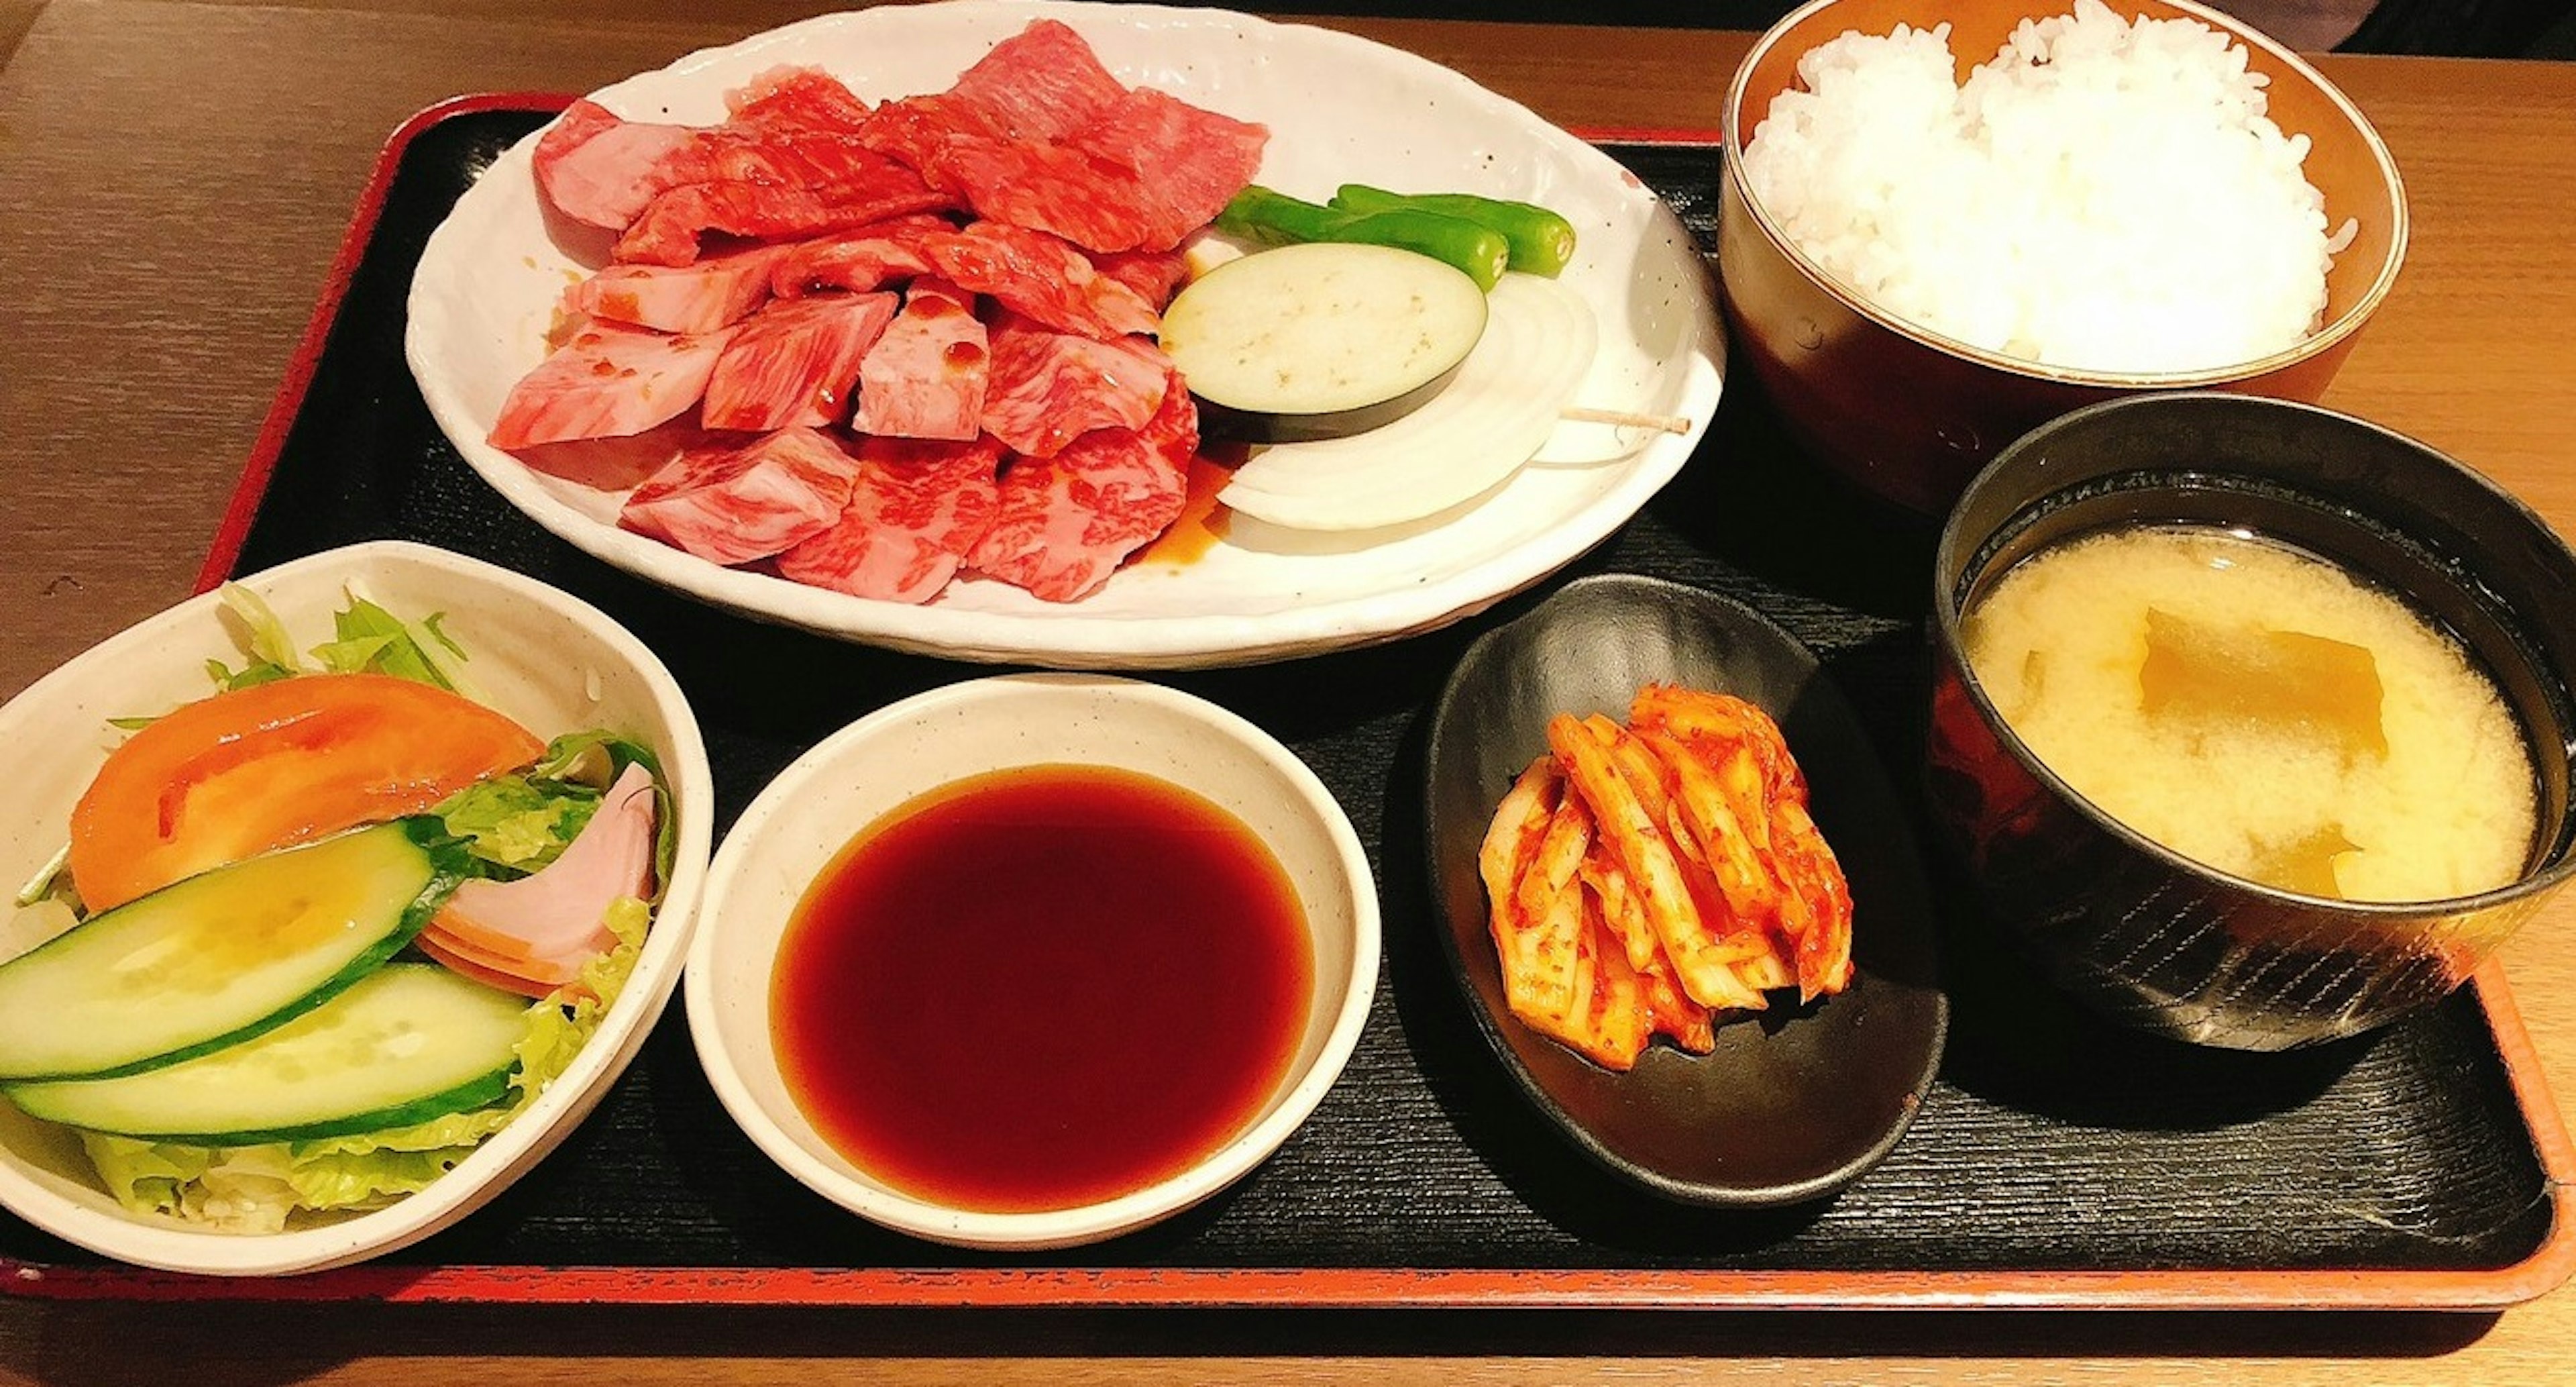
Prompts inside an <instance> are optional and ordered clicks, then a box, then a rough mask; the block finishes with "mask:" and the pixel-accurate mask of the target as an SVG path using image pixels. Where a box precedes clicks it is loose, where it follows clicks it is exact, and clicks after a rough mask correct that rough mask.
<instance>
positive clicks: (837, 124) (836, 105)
mask: <svg viewBox="0 0 2576 1387" xmlns="http://www.w3.org/2000/svg"><path fill="white" fill-rule="evenodd" d="M725 109H727V110H729V111H731V112H733V118H732V119H731V120H730V121H727V122H726V124H728V125H730V126H733V127H735V128H737V129H756V130H772V131H781V132H784V131H824V132H831V133H838V134H845V135H846V134H855V133H857V132H858V131H859V130H860V129H861V128H863V127H864V126H866V124H867V121H868V115H869V111H868V103H867V102H865V101H862V100H860V99H859V96H858V94H857V93H856V92H853V91H851V90H850V89H849V88H848V87H846V86H844V85H842V83H841V81H840V79H839V78H837V77H834V76H832V75H831V74H829V73H827V72H824V71H823V70H822V69H820V68H812V67H774V68H771V69H770V70H769V71H767V72H764V73H762V74H760V75H759V76H757V77H754V78H752V79H751V81H750V83H749V84H747V85H745V86H744V87H743V88H742V89H741V90H740V91H736V92H730V93H728V94H727V95H726V96H725Z"/></svg>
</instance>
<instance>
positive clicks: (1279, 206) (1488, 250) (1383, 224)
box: [1216, 183, 1512, 290]
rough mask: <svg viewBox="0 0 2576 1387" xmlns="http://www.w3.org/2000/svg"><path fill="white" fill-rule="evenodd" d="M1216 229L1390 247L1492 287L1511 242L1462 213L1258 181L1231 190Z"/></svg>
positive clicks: (1278, 241) (1268, 240) (1273, 239)
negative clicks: (1324, 197)
mask: <svg viewBox="0 0 2576 1387" xmlns="http://www.w3.org/2000/svg"><path fill="white" fill-rule="evenodd" d="M1216 225H1217V229H1219V230H1221V231H1226V232H1231V233H1232V234H1234V235H1237V236H1242V237H1245V238H1247V239H1249V240H1254V241H1259V242H1261V243H1262V244H1263V245H1269V246H1284V245H1290V244H1294V243H1296V242H1300V241H1339V242H1345V243H1351V244H1358V245H1371V246H1393V247H1395V248H1397V249H1399V250H1409V251H1412V252H1413V253H1415V254H1417V255H1427V256H1430V257H1431V258H1432V259H1434V260H1438V261H1441V262H1443V263H1445V264H1449V265H1454V266H1456V267H1457V268H1458V269H1459V270H1461V271H1464V272H1465V273H1466V275H1467V277H1468V278H1469V279H1472V280H1474V281H1476V287H1477V288H1479V289H1487V290H1490V289H1492V288H1493V287H1494V285H1495V283H1496V282H1497V281H1499V280H1500V279H1502V277H1503V269H1504V267H1505V266H1506V265H1507V264H1509V263H1510V261H1511V254H1512V249H1511V242H1510V241H1509V240H1508V239H1506V238H1505V237H1504V236H1503V234H1502V233H1501V232H1499V231H1496V230H1494V229H1493V228H1491V227H1487V226H1482V225H1479V224H1478V223H1476V222H1472V221H1469V220H1467V219H1466V218H1464V217H1451V216H1443V215H1441V214H1439V213H1436V212H1425V211H1420V210H1416V209H1413V208H1397V209H1394V210H1392V211H1385V212H1352V211H1345V210H1341V209H1338V208H1332V207H1325V206H1322V205H1320V204H1317V203H1312V202H1302V201H1299V200H1298V199H1296V198H1293V197H1289V196H1287V195H1286V194H1284V193H1279V192H1274V191H1272V190H1271V189H1268V188H1264V187H1262V186H1261V185H1259V184H1257V183H1256V184H1254V185H1253V186H1251V187H1249V188H1246V189H1244V190H1243V191H1242V192H1240V193H1237V194H1235V195H1234V200H1233V201H1231V202H1228V203H1227V204H1226V205H1225V210H1224V211H1222V212H1219V213H1217V215H1216Z"/></svg>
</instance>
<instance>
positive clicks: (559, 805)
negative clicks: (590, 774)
mask: <svg viewBox="0 0 2576 1387" xmlns="http://www.w3.org/2000/svg"><path fill="white" fill-rule="evenodd" d="M599 799H600V795H599V791H597V790H595V789H592V788H591V787H589V786H587V785H568V784H564V783H561V782H558V781H551V780H541V779H538V778H536V777H535V776H534V775H533V774H522V775H496V776H494V777H492V778H491V779H489V780H485V781H480V782H478V783H476V784H473V785H469V786H467V787H466V788H464V789H462V790H459V791H457V792H456V793H455V794H453V795H451V796H449V797H448V798H447V799H446V800H444V801H442V802H440V804H439V805H438V807H437V808H436V809H434V810H433V811H431V812H433V813H435V814H437V815H438V817H439V819H440V820H441V821H443V822H444V823H446V825H447V831H448V832H450V833H452V834H455V835H456V836H457V837H459V838H462V839H464V840H465V850H466V851H467V852H469V853H471V854H473V855H474V857H475V858H477V859H478V860H480V861H482V862H484V863H486V864H488V865H490V866H494V867H501V868H506V869H507V870H506V871H504V872H496V873H493V875H495V876H506V875H512V874H516V873H520V872H533V871H536V870H538V869H539V868H542V867H544V866H545V865H546V864H547V863H550V862H552V861H554V860H555V859H556V858H558V857H560V856H562V855H563V850H564V849H565V848H567V847H569V846H571V844H572V840H573V836H574V835H575V834H578V833H580V832H581V830H582V826H583V825H584V824H587V823H589V822H590V817H591V815H592V814H594V813H596V812H598V809H599Z"/></svg>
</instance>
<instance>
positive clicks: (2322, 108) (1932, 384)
mask: <svg viewBox="0 0 2576 1387" xmlns="http://www.w3.org/2000/svg"><path fill="white" fill-rule="evenodd" d="M2108 3H2109V4H2110V7H2111V8H2112V9H2113V10H2114V11H2115V12H2117V13H2118V14H2120V15H2121V17H2123V18H2127V19H2134V18H2137V17H2140V16H2146V17H2149V18H2155V19H2173V18H2177V17H2188V18H2191V19H2195V20H2198V21H2199V22H2201V23H2202V24H2205V25H2208V26H2210V27H2212V28H2215V29H2218V30H2220V31H2222V32H2224V33H2226V34H2227V35H2228V36H2229V37H2231V38H2232V39H2234V40H2235V41H2236V42H2237V43H2238V44H2239V45H2241V46H2242V47H2243V48H2244V49H2245V51H2246V53H2247V55H2248V68H2249V70H2250V71H2253V72H2256V73H2260V74H2262V75H2263V76H2265V77H2267V78H2268V79H2270V80H2269V85H2268V87H2267V89H2266V90H2267V98H2268V102H2269V110H2268V114H2269V115H2270V117H2271V118H2272V120H2273V121H2274V122H2275V123H2277V124H2278V125H2279V126H2280V127H2281V128H2282V130H2283V131H2284V132H2287V133H2290V134H2304V135H2306V136H2307V137H2308V138H2309V139H2310V140H2311V141H2312V142H2313V147H2312V148H2311V150H2310V152H2309V154H2308V157H2307V160H2306V162H2305V164H2304V166H2303V170H2304V172H2305V173H2306V175H2307V179H2308V181H2309V182H2310V183H2312V184H2314V185H2315V186H2316V188H2317V190H2318V191H2319V192H2320V193H2322V194H2324V196H2325V213H2326V225H2327V227H2328V228H2329V231H2330V232H2331V229H2332V228H2335V227H2339V226H2341V225H2342V224H2343V223H2344V221H2345V219H2347V218H2350V219H2352V220H2354V221H2355V222H2356V223H2357V225H2356V229H2355V232H2354V239H2353V241H2352V243H2351V244H2350V245H2349V246H2347V247H2345V249H2344V250H2343V251H2342V252H2340V253H2339V254H2337V255H2336V256H2335V258H2334V267H2333V269H2332V270H2331V271H2330V272H2329V273H2328V274H2327V276H2326V307H2325V317H2324V321H2323V322H2322V324H2321V325H2320V326H2319V327H2318V330H2317V331H2316V332H2314V333H2312V334H2311V335H2309V336H2308V337H2307V338H2306V339H2305V340H2303V341H2301V342H2299V343H2298V344H2296V345H2294V346H2291V347H2289V348H2286V349H2284V350H2281V351H2278V352H2274V353H2272V354H2270V355H2268V356H2264V357H2260V358H2257V359H2255V360H2251V361H2232V362H2214V363H2211V364H2210V366H2209V367H2208V368H2207V369H2203V370H2194V371H2188V372H2173V373H2157V374H2145V373H2141V374H2123V373H2116V372H2105V371H2089V370H2075V369H2066V368H2059V367H2052V366H2043V365H2040V364H2038V363H2036V362H2032V361H2026V360H2022V359H2019V358H2015V357H2011V356H2006V355H2003V354H2001V353H1998V352H1993V351H1988V350H1985V349H1982V348H1979V347H1975V346H1971V345H1969V344H1968V343H1966V342H1962V341H1959V340H1957V339H1955V338H1951V337H1947V336H1944V335H1943V334H1941V333H1940V332H1938V331H1935V330H1933V329H1931V328H1929V327H1926V326H1924V325H1922V324H1919V323H1915V322H1912V321H1909V320H1907V319H1904V318H1901V317H1898V316H1897V315H1895V314H1893V313H1891V312H1889V311H1887V310H1885V309H1883V308H1880V307H1879V306H1877V305H1876V304H1874V303H1872V302H1871V301H1870V300H1868V299H1867V298H1865V297H1863V296H1862V295H1861V293H1860V292H1859V291H1858V290H1857V289H1855V288H1853V287H1852V286H1850V285H1847V284H1845V283H1843V282H1841V281H1839V280H1837V279H1836V278H1834V277H1833V276H1832V275H1830V274H1828V273H1827V272H1826V271H1825V269H1824V267H1823V266H1822V265H1821V264H1819V263H1818V262H1817V261H1816V260H1814V259H1813V258H1811V257H1809V256H1808V255H1807V254H1806V253H1805V252H1804V251H1802V250H1800V249H1799V248H1798V247H1797V246H1796V244H1795V243H1793V242H1792V241H1791V240H1790V238H1789V235H1788V233H1787V232H1786V230H1784V229H1783V227H1782V226H1781V224H1780V223H1779V222H1778V221H1776V220H1775V219H1774V218H1773V216H1772V214H1771V213H1770V212H1769V211H1768V210H1766V209H1765V208H1764V207H1763V206H1762V204H1761V203H1760V202H1759V201H1757V200H1756V199H1755V198H1754V196H1753V194H1752V190H1751V189H1750V188H1749V187H1748V185H1747V182H1746V179H1745V178H1744V175H1743V155H1744V147H1745V145H1746V144H1748V143H1750V142H1751V141H1752V139H1753V137H1754V134H1755V132H1756V131H1757V130H1758V129H1759V128H1760V126H1761V124H1762V122H1763V120H1764V119H1765V118H1766V117H1767V116H1768V115H1769V114H1770V111H1771V103H1772V100H1773V98H1775V97H1777V96H1778V95H1779V94H1780V93H1782V92H1784V91H1788V90H1790V89H1792V88H1794V87H1796V85H1797V84H1798V80H1799V79H1798V60H1799V59H1800V58H1801V57H1803V56H1804V55H1805V54H1806V53H1807V51H1808V50H1810V49H1812V48H1815V47H1817V46H1819V45H1821V44H1824V43H1826V42H1829V41H1830V40H1832V39H1834V38H1837V37H1839V36H1840V35H1841V34H1843V33H1844V32H1845V31H1846V30H1858V31H1859V32H1861V33H1865V34H1885V33H1888V32H1889V31H1891V30H1892V29H1894V28H1895V26H1897V25H1898V24H1908V25H1912V26H1913V27H1915V28H1917V29H1926V30H1928V29H1930V28H1932V27H1933V26H1934V25H1937V24H1944V23H1946V24H1948V25H1950V26H1951V34H1950V49H1951V52H1952V53H1953V54H1954V55H1956V57H1957V58H1958V64H1957V74H1956V75H1957V76H1958V77H1959V78H1960V79H1962V80H1964V79H1965V78H1966V76H1967V74H1968V72H1969V70H1970V69H1972V68H1974V67H1976V66H1977V65H1978V64H1981V63H1983V62H1985V61H1987V60H1988V59H1990V58H1992V57H1993V56H1994V53H1995V50H1996V49H1997V48H1999V47H2001V46H2002V44H2003V41H2004V39H2005V37H2006V36H2007V35H2009V34H2010V33H2011V32H2012V30H2013V28H2014V26H2016V25H2018V24H2019V23H2021V22H2022V21H2023V20H2025V19H2045V18H2048V17H2050V16H2052V15H2060V14H2065V13H2068V12H2070V11H2072V10H2073V8H2074V0H1813V3H1810V4H1807V5H1804V6H1802V7H1800V8H1799V9H1797V10H1796V11H1794V12H1792V13H1791V14H1789V15H1788V16H1787V17H1786V18H1784V19H1782V20H1781V21H1780V22H1779V23H1778V24H1776V25H1774V26H1772V28H1771V29H1770V31H1769V32H1767V33H1765V34H1764V35H1763V36H1762V38H1761V39H1760V41H1758V42H1757V43H1755V45H1754V46H1753V49H1752V51H1751V52H1750V53H1748V54H1747V55H1746V56H1745V59H1744V61H1743V63H1742V64H1741V65H1740V66H1738V68H1737V69H1736V72H1735V78H1734V82H1733V84H1732V85H1731V86H1730V87H1729V89H1728V91H1727V96H1726V103H1725V106H1724V107H1723V109H1722V113H1721V117H1720V119H1721V124H1722V126H1723V131H1724V141H1725V157H1726V176H1725V178H1724V179H1723V181H1722V184H1721V187H1720V192H1719V223H1720V231H1719V237H1718V267H1719V285H1720V293H1721V300H1722V302H1723V304H1724V307H1725V310H1726V319H1727V323H1728V325H1729V327H1730V328H1731V330H1732V332H1733V336H1734V339H1735V345H1736V350H1737V351H1739V352H1740V353H1741V354H1742V355H1741V357H1740V358H1739V359H1740V360H1742V361H1744V362H1746V363H1748V364H1749V365H1750V367H1751V369H1752V371H1753V374H1754V375H1755V376H1756V377H1757V378H1758V379H1760V380H1761V382H1762V387H1763V390H1764V393H1766V394H1767V395H1768V396H1769V397H1770V399H1771V402H1772V406H1773V408H1774V409H1776V410H1777V411H1778V414H1779V416H1780V419H1781V421H1782V424H1783V425H1784V426H1785V428H1786V429H1787V430H1788V432H1789V433H1790V435H1791V436H1792V437H1793V438H1794V439H1796V440H1797V441H1798V443H1799V444H1800V445H1801V446H1802V447H1803V448H1804V449H1805V450H1806V451H1808V452H1809V453H1811V454H1813V455H1814V456H1815V457H1816V458H1817V459H1818V460H1819V461H1820V462H1822V463H1823V464H1824V465H1826V466H1827V467H1829V468H1831V469H1832V470H1833V471H1835V472H1837V473H1839V474H1840V475H1842V476H1843V477H1845V478H1846V479H1848V480H1849V481H1851V482H1853V483H1855V484H1856V485H1857V486H1858V487H1859V488H1860V489H1862V490H1864V491H1866V492H1869V493H1871V494H1873V495H1876V496H1878V497H1880V498H1882V499H1884V500H1887V501H1892V502H1895V503H1897V504H1899V505H1901V506H1904V507H1907V508H1910V509H1912V510H1916V511H1920V512H1923V513H1926V514H1929V515H1935V516H1937V515H1940V514H1941V513H1943V512H1944V511H1946V510H1947V509H1948V508H1949V505H1950V503H1951V501H1952V500H1953V499H1954V498H1956V497H1957V495H1958V494H1959V490H1960V488H1961V487H1964V486H1965V485H1967V482H1968V479H1969V478H1970V477H1973V476H1975V475H1976V472H1977V469H1978V468H1979V467H1980V466H1982V465H1983V464H1984V463H1985V462H1986V461H1987V460H1988V459H1989V458H1991V457H1993V456H1994V455H1995V453H1996V451H1997V450H1998V449H2000V448H2002V447H2003V446H2004V445H2005V444H2007V443H2010V442H2011V441H2012V440H2013V439H2015V438H2017V437H2019V436H2020V435H2021V434H2022V433H2024V432H2026V431H2027V430H2029V429H2031V428H2033V427H2035V426H2037V425H2038V424H2040V423H2041V422H2043V421H2045V420H2048V419H2051V418H2054V417H2055V416H2057V415H2059V414H2063V413H2065V412H2067V411H2068V410H2072V409H2078V408H2081V407H2083V406H2085V405H2089V404H2095V403H2099V402H2101V401H2104V400H2109V399H2115V398H2119V397H2121V396H2124V395H2132V394H2138V393H2142V392H2148V391H2168V390H2206V389H2226V390H2237V391H2244V392H2247V393H2251V394H2257V395H2269V396H2278V397H2282V398H2286V399H2294V400H2309V401H2313V400H2315V399H2317V398H2318V397H2320V396H2321V395H2323V394H2324V392H2325V388H2326V384H2327V382H2328V381H2330V380H2332V379H2333V377H2334V374H2335V371H2336V369H2337V368H2339V367H2340V366H2341V365H2342V364H2343V361H2344V358H2345V357H2347V356H2349V355H2350V354H2351V352H2352V348H2353V344H2354V342H2355V340H2356V338H2357V336H2358V334H2359V333H2360V332H2361V329H2362V325H2363V324H2364V323H2366V322H2367V321H2368V320H2369V318H2370V316H2371V314H2372V313H2373V312H2374V311H2376V310H2377V309H2378V307H2379V305H2380V303H2381V302H2382V301H2383V300H2384V299H2386V298H2387V297H2388V292H2389V289H2390V288H2391V286H2393V285H2394V284H2395V283H2396V282H2397V271H2398V266H2399V264H2400V263H2401V262H2402V261H2403V260H2404V259H2405V255H2406V237H2407V216H2406V191H2405V186H2404V184H2403V183H2402V182H2401V181H2400V180H2399V178H2398V175H2397V163H2396V161H2395V160H2394V159H2393V158H2391V157H2390V155H2389V153H2388V147H2387V145H2386V144H2385V143H2383V142H2382V141H2381V140H2380V138H2379V134H2378V132H2377V131H2375V130H2373V129H2372V128H2371V125H2370V122H2369V121H2368V120H2367V119H2366V118H2364V117H2363V115H2362V114H2361V111H2360V109H2359V108H2357V107H2355V106H2354V105H2353V104H2352V102H2351V101H2350V100H2349V99H2348V98H2346V97H2345V96H2344V94H2343V93H2342V92H2340V91H2338V90H2336V89H2335V87H2334V85H2333V84H2332V83H2330V82H2328V81H2327V80H2326V79H2325V78H2324V77H2323V76H2321V75H2319V74H2318V72H2317V71H2316V69H2314V68H2312V67H2310V66H2308V65H2307V64H2306V63H2304V62H2302V61H2300V60H2299V59H2298V57H2297V56H2295V55H2293V54H2292V53H2291V52H2290V51H2289V50H2288V49H2286V48H2284V47H2282V46H2281V45H2280V44H2278V43H2276V42H2274V41H2273V40H2272V39H2270V38H2267V37H2265V36H2264V35H2263V34H2261V33H2259V32H2257V31H2255V30H2254V29H2252V28H2249V27H2247V26H2246V25H2245V24H2244V23H2243V22H2242V21H2240V20H2237V19H2235V18H2232V17H2230V16H2228V15H2225V14H2222V13H2220V12H2218V11H2216V10H2213V9H2210V8H2208V7H2207V6H2204V5H2199V4H2195V3H2192V0H2108Z"/></svg>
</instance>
